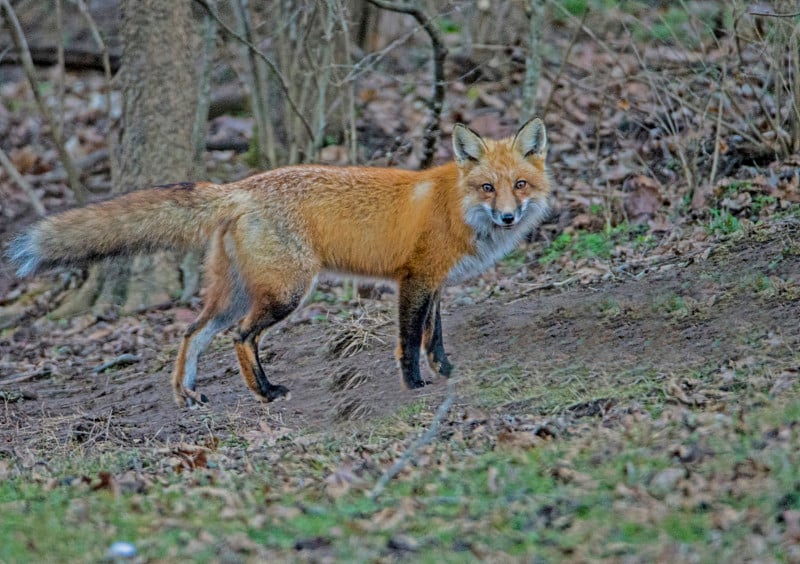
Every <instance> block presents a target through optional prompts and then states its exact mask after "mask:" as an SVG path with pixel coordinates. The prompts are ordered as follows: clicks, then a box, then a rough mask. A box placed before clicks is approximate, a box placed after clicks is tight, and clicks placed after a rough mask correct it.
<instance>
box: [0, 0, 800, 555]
mask: <svg viewBox="0 0 800 564" xmlns="http://www.w3.org/2000/svg"><path fill="white" fill-rule="evenodd" d="M701 4H702V6H701ZM706 4H707V5H706ZM682 5H683V4H682ZM716 5H717V3H697V6H699V7H697V9H698V10H700V8H702V9H706V8H709V9H711V8H714V6H716ZM608 10H611V12H609V13H608V14H605V15H604V17H605V19H604V20H603V21H602V22H600V23H601V24H602V25H600V23H598V22H594V21H589V20H586V21H587V25H590V26H592V29H593V30H594V32H596V34H597V35H592V37H591V39H590V36H589V34H577V33H574V32H573V29H572V27H569V26H573V27H575V26H578V25H583V23H582V22H583V20H581V19H580V18H575V17H573V18H572V19H568V20H563V21H561V23H560V24H558V26H556V27H554V28H553V29H551V30H549V31H548V33H550V35H551V36H552V37H548V40H549V41H550V42H551V45H549V47H548V49H550V50H549V51H548V55H547V57H545V61H544V66H543V78H542V85H541V88H540V97H542V95H543V97H544V98H545V99H547V100H548V104H547V105H548V107H549V112H548V113H547V115H545V116H544V119H545V123H546V125H547V128H548V140H549V147H550V149H549V154H548V163H549V166H550V171H551V175H552V178H553V186H554V194H553V196H554V197H553V199H554V203H555V204H556V211H555V213H554V215H553V217H552V218H550V220H549V221H548V222H547V223H546V224H545V225H543V226H542V228H541V229H540V230H539V232H538V234H537V236H536V238H535V239H534V240H533V241H532V242H530V243H527V244H525V245H523V247H522V248H521V249H519V250H518V251H516V252H514V253H513V254H512V255H510V256H509V257H507V258H506V259H504V260H503V261H502V262H501V263H500V264H499V265H498V266H497V268H496V269H494V270H493V271H492V272H489V273H487V274H486V275H484V276H482V277H480V278H478V279H476V280H473V281H470V282H469V283H468V284H466V285H463V286H457V287H452V288H448V289H447V290H446V291H445V294H444V297H443V325H444V339H445V347H446V349H447V351H448V354H449V355H450V358H451V360H452V361H453V363H454V364H455V365H456V370H455V373H454V376H453V377H452V378H451V379H450V380H445V379H443V378H439V377H432V378H431V379H432V384H431V385H430V386H426V387H425V388H423V389H420V390H414V391H407V390H404V389H403V387H402V386H401V383H400V377H399V373H398V370H397V368H396V366H395V360H394V345H395V339H396V324H395V318H396V306H395V303H394V299H395V295H394V292H393V291H392V289H391V288H388V287H378V288H377V292H373V293H377V294H379V295H377V296H372V297H369V298H367V297H361V298H357V297H354V294H357V292H354V291H353V288H352V286H351V285H348V284H344V285H342V284H323V285H321V286H320V288H319V289H318V291H317V292H316V293H315V294H314V295H313V297H312V300H311V301H310V303H309V304H308V305H307V306H306V307H304V308H303V309H301V310H299V311H298V312H296V313H295V314H294V315H293V316H292V317H291V318H289V319H288V320H287V321H286V322H284V323H283V324H281V325H279V326H277V327H275V328H272V329H271V330H270V331H269V332H268V333H267V335H266V337H265V339H264V340H263V346H262V360H263V361H264V362H265V364H266V365H267V366H268V374H269V377H270V379H271V380H272V381H273V382H275V383H280V384H282V385H285V386H287V387H288V388H290V390H291V392H292V394H291V398H290V399H288V400H286V401H281V402H276V403H272V404H262V403H259V402H258V401H256V400H255V399H254V398H253V396H252V395H251V393H250V392H249V391H248V389H247V388H246V386H245V384H244V382H243V381H242V379H241V377H240V376H239V374H238V368H237V365H236V361H235V355H234V353H233V347H232V343H231V338H230V335H229V334H227V333H226V334H222V335H220V336H219V337H217V338H216V339H215V340H214V342H213V343H212V344H211V346H210V347H209V350H208V352H207V354H206V355H205V356H204V357H203V358H202V359H201V361H200V370H199V378H198V389H199V390H200V391H202V392H203V393H204V394H205V395H206V396H207V397H208V398H209V403H208V404H207V405H204V406H201V407H199V408H196V409H188V408H178V407H177V406H176V405H175V403H174V401H173V398H172V390H171V384H170V373H171V370H172V363H173V361H174V358H175V356H176V350H177V346H178V344H179V342H180V339H181V337H182V335H183V332H184V331H185V328H186V326H187V325H188V324H189V323H190V322H191V321H192V320H193V319H194V317H195V316H196V315H197V313H198V312H199V310H200V308H201V307H202V302H203V295H202V293H201V294H200V296H198V297H194V298H193V299H192V300H191V301H190V302H189V303H185V304H178V303H177V301H176V302H175V303H172V304H166V305H165V307H163V308H160V309H154V310H150V311H146V312H141V313H138V314H133V315H124V316H123V315H120V314H119V313H117V312H115V311H113V310H107V311H104V312H99V313H98V312H94V313H89V312H87V313H86V314H84V315H79V316H76V317H73V318H71V319H56V318H52V316H51V314H52V312H53V310H54V309H55V308H56V307H57V306H58V304H59V302H60V300H61V299H63V297H64V296H65V295H66V293H67V292H68V291H70V290H72V289H74V288H75V287H76V286H77V285H79V284H80V283H81V281H82V280H83V278H84V276H85V273H84V272H81V271H78V270H60V271H56V272H51V273H47V274H43V275H41V276H37V277H35V278H32V279H27V280H18V279H16V277H15V276H14V273H13V271H12V269H11V266H10V264H9V263H8V262H7V260H6V259H5V258H2V257H0V516H2V517H1V518H0V562H17V561H99V560H104V559H105V560H113V559H114V558H116V557H118V556H120V555H121V554H122V553H123V552H124V551H125V550H129V549H133V550H135V551H136V555H135V556H133V557H132V559H133V561H138V562H162V561H164V562H166V561H175V560H184V561H186V560H195V561H221V562H240V561H318V562H325V561H398V560H409V561H430V562H463V561H465V560H489V561H492V562H503V561H509V562H512V561H513V562H516V561H525V562H531V561H534V562H557V561H575V562H585V561H598V560H606V561H612V562H617V561H624V562H653V561H661V562H681V561H686V562H729V561H730V562H733V561H761V562H771V561H786V562H800V477H799V476H800V474H799V473H798V468H800V353H799V352H798V351H800V324H798V318H799V317H800V315H799V314H800V211H798V206H797V204H798V202H800V189H799V187H800V174H798V168H799V167H800V156H799V155H797V154H796V152H795V153H794V154H791V152H787V151H785V150H783V149H782V148H781V147H779V146H778V145H777V143H776V142H775V139H776V136H775V135H772V134H773V133H775V134H776V135H783V134H785V133H786V131H779V132H777V133H776V131H774V129H775V128H776V123H777V122H776V121H775V120H774V119H772V118H769V117H764V116H762V115H761V114H760V113H759V112H762V111H763V110H764V108H767V109H768V110H769V111H771V112H772V114H770V115H786V112H785V108H784V109H781V108H780V107H778V106H777V104H779V103H780V102H781V101H782V100H784V98H785V97H781V96H774V97H772V96H770V95H768V91H769V88H770V84H771V82H770V80H771V79H769V78H768V77H771V76H773V73H774V72H777V71H776V70H775V69H776V67H774V64H773V63H774V60H776V59H775V58H774V57H772V58H771V57H769V56H764V54H765V53H769V52H770V51H769V50H768V47H769V46H768V45H766V44H765V43H759V42H758V41H761V39H762V38H760V37H756V38H755V39H753V38H751V39H753V40H752V41H750V42H749V43H748V42H743V43H742V44H743V46H742V47H741V51H740V52H736V56H735V57H734V55H733V53H734V52H735V51H734V50H733V48H732V47H731V48H730V49H723V48H721V45H720V41H721V40H719V39H716V36H715V35H713V34H712V31H713V32H714V33H716V32H717V30H716V29H715V30H709V29H707V27H708V26H705V27H702V26H701V27H702V29H703V30H704V31H703V33H702V34H701V35H702V36H701V37H695V38H691V37H690V38H689V39H692V41H688V40H687V41H686V44H685V45H681V44H678V42H677V40H678V39H681V38H683V37H684V36H678V35H677V34H675V33H671V34H667V35H666V36H665V37H662V38H661V39H659V40H658V41H660V43H659V42H656V41H654V40H653V37H650V36H647V37H645V38H646V39H647V40H648V41H644V40H642V41H640V43H641V52H635V53H634V52H633V51H632V50H631V49H630V45H631V42H630V37H628V36H627V35H625V34H626V33H627V29H626V30H622V29H620V28H619V22H618V21H617V20H618V19H619V18H628V19H630V18H631V17H633V16H631V15H630V14H627V13H621V12H620V11H619V10H620V8H613V9H612V8H608ZM614 10H616V11H614ZM663 11H664V10H662V12H663ZM647 13H648V12H647V11H646V10H645V12H644V14H645V15H642V16H641V19H640V20H636V21H634V22H633V23H635V24H637V25H639V24H641V23H642V22H643V21H644V19H646V18H647V17H649V16H647ZM654 13H655V12H654ZM593 14H596V12H593ZM609 14H610V15H609ZM659 14H661V12H658V14H656V15H659ZM665 14H666V15H669V14H672V15H673V16H675V14H678V15H680V10H677V8H674V7H672V8H670V10H669V11H668V12H665ZM661 15H664V14H661ZM593 17H596V16H593ZM637 17H639V16H637ZM675 17H677V16H675ZM704 17H705V16H704V15H703V13H699V12H698V13H697V14H692V15H691V18H692V19H686V20H685V21H684V20H678V21H676V22H673V24H670V25H672V26H673V27H669V26H668V28H667V31H670V32H674V31H675V30H678V31H681V30H682V31H681V33H687V34H688V33H691V29H695V28H696V26H695V28H693V27H692V26H693V25H694V24H697V25H700V24H702V23H703V22H704V21H705V20H704ZM706 20H708V21H711V20H710V19H708V18H706ZM626 21H627V20H626ZM660 21H663V22H666V20H665V19H664V18H661V20H660ZM644 23H647V22H644ZM739 24H740V26H741V25H743V24H741V22H739ZM779 24H780V25H784V24H786V22H785V21H783V20H781V22H779V23H776V24H774V25H779ZM659 25H660V24H659ZM786 25H788V24H786ZM575 29H577V27H575ZM636 29H639V32H640V33H645V34H646V33H651V34H652V33H655V31H657V29H656V27H654V26H651V28H647V27H640V28H636ZM658 29H661V28H658ZM741 29H742V28H741V27H740V28H739V33H744V32H743V31H741ZM634 31H635V30H634ZM661 32H662V33H663V32H664V30H663V29H661ZM634 35H635V34H634ZM597 36H599V37H601V38H604V39H601V40H598V39H597ZM722 37H723V40H724V41H728V40H730V42H731V43H732V42H733V41H732V39H731V38H732V37H733V35H727V36H726V35H724V34H723V35H722ZM725 37H727V38H728V39H724V38H725ZM573 38H574V39H573ZM455 39H457V38H455ZM634 39H636V40H637V41H639V40H640V39H641V38H638V39H637V38H636V37H634ZM603 41H604V42H603ZM699 47H703V49H702V50H699ZM738 47H739V46H738V36H737V48H738ZM402 49H417V50H420V49H422V48H421V47H419V45H416V46H414V45H412V46H407V45H404V46H402ZM613 49H617V50H618V52H617V51H613ZM701 51H702V53H701ZM492 53H495V54H494V55H492V57H491V58H489V59H486V60H484V61H482V62H481V63H480V65H479V67H480V69H479V70H480V71H481V72H479V73H478V78H476V79H475V82H474V83H469V84H467V83H466V82H464V81H463V80H462V77H463V72H462V71H463V69H461V70H459V69H460V67H459V65H462V64H467V66H469V65H472V64H473V61H467V62H466V63H464V61H458V60H455V61H453V62H451V63H449V65H450V66H449V67H448V73H449V74H448V99H447V106H446V111H445V114H444V116H443V129H444V131H443V135H442V137H441V139H440V144H439V153H438V156H437V159H438V160H439V161H443V160H446V159H447V158H449V148H448V147H449V146H448V143H449V136H448V133H449V131H450V128H451V127H452V124H453V123H454V122H456V121H463V122H466V123H468V124H469V125H470V126H471V127H473V128H475V129H476V130H477V131H479V132H480V133H481V134H484V135H486V136H487V137H498V136H501V135H507V134H511V133H513V131H514V130H515V128H516V125H517V124H518V123H519V121H520V118H521V113H522V111H521V107H520V104H519V100H518V99H516V97H517V95H518V93H519V91H520V84H521V80H522V77H523V76H524V68H521V67H520V61H522V60H524V56H521V54H520V52H519V49H518V48H517V47H514V46H509V47H507V48H505V47H504V48H503V49H497V50H493V51H492ZM562 56H563V57H564V59H563V60H562V59H561V57H562ZM781 56H783V55H781ZM417 59H418V58H416V59H415V58H414V57H405V56H396V57H387V60H386V61H384V62H383V63H382V65H383V67H380V68H376V70H374V72H371V73H368V74H365V76H364V77H363V78H362V79H360V80H361V82H360V83H359V84H360V90H359V100H360V102H359V119H358V128H359V131H358V133H359V143H360V148H361V153H360V154H359V159H360V162H362V163H363V164H378V165H384V164H387V157H386V155H387V154H390V156H389V157H388V160H392V161H393V162H394V164H398V165H402V166H406V167H414V166H415V165H416V163H417V162H418V161H415V159H416V158H418V155H417V153H418V150H417V149H418V145H419V141H420V131H421V130H422V125H423V124H424V121H425V118H426V114H425V110H424V108H425V104H423V103H421V100H422V99H423V98H424V97H425V95H426V93H425V88H424V86H423V87H419V85H424V84H426V81H427V78H426V77H428V76H429V73H428V72H427V71H428V70H429V69H420V68H418V65H417V64H416V63H413V64H412V62H413V61H416V60H417ZM567 59H569V60H567ZM409 61H412V62H409ZM690 63H691V64H690ZM220 64H222V63H220ZM476 64H477V63H476ZM470 69H471V70H474V69H472V67H470ZM726 69H727V71H726ZM0 73H3V74H2V75H1V76H0V78H2V79H3V80H2V86H0V145H2V148H4V149H5V150H6V151H7V152H8V153H9V156H10V158H11V160H12V162H13V163H14V165H15V167H16V168H17V169H18V170H19V171H20V173H21V174H23V175H24V176H25V177H26V178H27V179H28V180H29V181H30V182H31V183H33V185H34V187H35V190H36V193H37V195H38V196H39V197H40V198H41V200H42V202H43V204H44V206H45V208H46V209H47V211H48V212H56V211H59V210H62V209H65V208H67V207H70V206H71V205H74V201H73V200H72V195H71V193H70V192H69V190H68V189H67V187H66V186H65V183H64V175H63V171H62V170H61V169H60V167H59V165H58V162H57V158H56V152H55V150H54V149H53V147H52V143H51V142H50V141H49V137H48V136H47V135H46V131H45V132H43V130H44V129H46V128H43V127H42V124H41V118H40V117H39V115H38V112H37V110H36V108H35V106H34V104H33V102H32V101H31V97H30V88H29V86H28V85H27V84H26V82H25V81H24V80H23V79H22V77H21V75H20V74H19V72H18V71H15V70H13V68H11V67H2V68H0ZM57 83H58V77H57V73H55V72H54V71H52V70H51V71H45V72H43V83H42V91H43V92H44V93H48V92H49V93H50V99H51V102H52V98H53V92H56V91H57V90H58V89H57V88H55V87H54V85H56V84H57ZM103 88H104V81H103V79H102V77H101V76H100V75H99V74H97V73H77V74H76V73H70V74H68V75H67V77H66V80H65V89H64V92H65V94H64V103H63V104H61V105H60V107H61V109H62V110H63V117H64V123H65V128H66V135H67V137H68V139H69V140H70V141H69V147H70V150H71V151H73V153H74V157H75V158H76V159H77V160H80V161H81V162H83V164H84V165H85V166H84V168H83V169H82V175H83V180H84V182H85V183H86V185H87V187H88V188H89V190H90V191H91V192H92V194H93V197H98V198H99V197H104V196H106V195H108V193H109V190H110V185H109V174H108V164H107V161H108V153H107V135H108V129H109V120H108V119H107V117H106V114H107V108H105V107H104V106H103V104H104V103H105V102H104V100H105V96H102V95H101V94H100V93H101V92H102V90H103ZM115 96H116V93H115ZM115 99H117V100H118V98H116V97H115ZM717 100H719V103H716V102H715V101H717ZM664 101H666V103H667V106H668V107H664V106H662V104H663V103H664ZM731 101H735V102H736V103H735V104H734V103H728V102H731ZM712 102H713V103H712ZM723 102H726V103H725V104H723ZM53 105H54V106H55V104H54V103H53ZM714 108H717V110H716V111H717V112H718V111H720V109H722V110H723V112H722V114H721V115H720V114H715V112H714V111H713V109H714ZM782 111H783V112H784V113H783V114H781V112H782ZM718 115H719V116H720V119H717V116H718ZM723 117H724V120H723V119H721V118H723ZM210 128H211V131H212V134H213V135H216V134H219V135H221V136H222V137H226V136H227V135H229V134H231V133H234V134H237V135H238V134H241V133H242V131H245V134H244V141H245V143H246V142H247V141H248V135H251V129H252V119H250V118H247V117H230V116H220V117H218V118H215V119H214V120H213V122H212V123H211V126H210ZM415 144H416V145H417V147H416V149H415ZM784 149H785V147H784ZM781 151H783V152H781ZM779 153H780V154H782V155H783V156H781V157H779V156H778V154H779ZM344 155H347V151H346V149H345V148H344V147H342V146H339V145H330V146H329V147H325V148H324V149H323V150H322V153H321V154H320V159H319V160H321V161H324V162H330V163H333V164H344V163H343V162H341V161H342V158H344V157H343V156H344ZM206 159H207V163H206V164H207V170H208V177H209V178H211V179H213V180H215V181H224V180H228V179H232V178H240V177H241V176H243V175H244V174H247V173H248V172H249V165H248V164H247V162H248V159H247V157H246V156H244V155H241V154H236V153H234V151H209V152H207V153H206ZM344 160H346V158H344ZM179 180H187V179H165V182H168V181H179ZM0 216H2V217H3V222H2V223H0V248H5V246H6V244H7V243H8V241H10V239H11V237H13V236H14V234H15V233H16V232H18V231H19V230H21V229H23V228H24V227H25V226H26V225H28V224H30V223H31V222H32V221H33V220H34V219H35V217H34V214H33V212H32V210H31V206H30V203H29V201H28V198H27V196H26V195H25V194H24V193H23V192H22V191H21V190H20V189H19V188H18V187H17V186H16V184H15V183H14V182H13V181H12V180H11V178H10V177H9V176H8V175H5V174H4V173H3V174H0ZM115 542H125V543H129V544H128V545H122V547H121V548H120V545H117V546H116V548H114V550H117V551H118V552H113V551H112V546H114V543H115Z"/></svg>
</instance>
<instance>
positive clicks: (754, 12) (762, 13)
mask: <svg viewBox="0 0 800 564" xmlns="http://www.w3.org/2000/svg"><path fill="white" fill-rule="evenodd" d="M748 13H749V14H750V15H751V16H758V17H765V18H796V17H797V16H800V12H794V13H790V14H778V13H776V12H768V11H767V9H766V8H763V7H760V6H756V7H753V8H750V11H749V12H748Z"/></svg>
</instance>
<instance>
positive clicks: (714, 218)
mask: <svg viewBox="0 0 800 564" xmlns="http://www.w3.org/2000/svg"><path fill="white" fill-rule="evenodd" d="M709 213H710V214H711V220H710V221H709V223H708V226H707V227H706V231H707V232H708V233H709V234H711V235H732V234H733V233H736V232H737V231H739V230H741V228H742V226H741V223H740V222H739V220H738V219H737V218H736V216H734V215H732V214H731V212H729V211H728V210H720V209H714V208H712V209H710V210H709Z"/></svg>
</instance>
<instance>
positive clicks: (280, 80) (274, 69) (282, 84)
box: [3, 0, 314, 139]
mask: <svg viewBox="0 0 800 564" xmlns="http://www.w3.org/2000/svg"><path fill="white" fill-rule="evenodd" d="M3 1H4V2H7V1H8V0H3ZM194 1H195V2H197V3H198V4H199V5H200V6H202V7H203V9H204V10H206V11H207V12H208V13H209V14H211V16H212V17H213V18H214V19H215V20H217V22H219V25H220V26H222V29H223V30H225V33H227V34H228V35H230V36H231V37H233V38H234V39H236V40H237V41H240V42H241V43H243V44H245V45H247V47H248V48H249V49H250V50H251V51H252V52H253V53H255V54H256V55H258V57H259V58H260V59H261V60H263V61H264V62H265V63H267V65H268V66H269V68H270V69H271V70H272V72H273V73H275V76H276V77H277V78H278V83H279V85H280V87H281V90H282V91H283V93H284V94H285V95H286V101H287V102H288V103H289V106H290V107H291V108H292V111H293V112H294V113H295V115H296V116H297V118H298V119H299V120H300V122H301V123H302V124H303V127H304V128H305V130H306V132H307V133H308V136H309V137H310V138H311V139H314V130H313V129H312V128H311V125H310V124H309V123H308V120H307V119H306V116H305V115H303V112H301V111H300V108H298V107H297V104H296V103H295V101H294V100H293V99H292V96H291V94H290V92H289V85H288V84H287V82H286V79H285V78H284V76H283V74H281V71H280V69H278V67H277V65H276V64H275V63H274V62H273V61H272V59H270V58H269V57H267V56H266V55H265V54H264V53H262V52H261V50H260V49H259V48H258V47H256V46H255V45H253V44H252V43H251V42H250V41H248V40H247V39H246V38H244V37H242V36H241V35H240V34H238V33H236V31H235V30H233V29H231V27H230V26H229V25H228V24H226V23H225V22H224V21H223V20H222V19H221V18H220V17H219V14H218V13H217V11H216V10H215V9H213V8H212V7H211V6H209V5H208V3H207V2H206V0H194Z"/></svg>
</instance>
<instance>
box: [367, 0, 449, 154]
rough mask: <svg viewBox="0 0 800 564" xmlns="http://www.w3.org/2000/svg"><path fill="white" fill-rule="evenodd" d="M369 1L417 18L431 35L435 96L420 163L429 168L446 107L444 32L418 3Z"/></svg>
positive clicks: (431, 103)
mask: <svg viewBox="0 0 800 564" xmlns="http://www.w3.org/2000/svg"><path fill="white" fill-rule="evenodd" d="M367 1H368V2H369V3H370V4H372V5H374V6H377V7H378V8H382V9H384V10H389V11H391V12H398V13H401V14H407V15H409V16H413V18H414V19H415V20H417V23H419V25H421V26H422V28H423V29H424V30H425V32H426V33H427V34H428V37H430V40H431V45H432V47H433V98H431V100H430V102H429V104H430V109H431V116H430V119H429V120H428V123H427V124H426V125H425V130H424V133H423V137H422V162H421V163H420V167H422V168H427V167H429V166H430V165H431V164H432V163H433V157H434V156H435V155H436V142H437V140H438V139H439V132H440V126H439V119H440V117H441V115H442V108H443V107H444V95H445V79H444V62H445V59H446V58H447V47H446V46H445V44H444V40H443V39H442V34H441V33H440V32H439V30H438V29H437V28H436V26H435V25H434V23H433V18H431V17H430V16H428V14H426V13H425V11H424V10H422V8H420V7H419V6H417V5H416V4H398V3H397V2H386V1H384V0H367Z"/></svg>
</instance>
